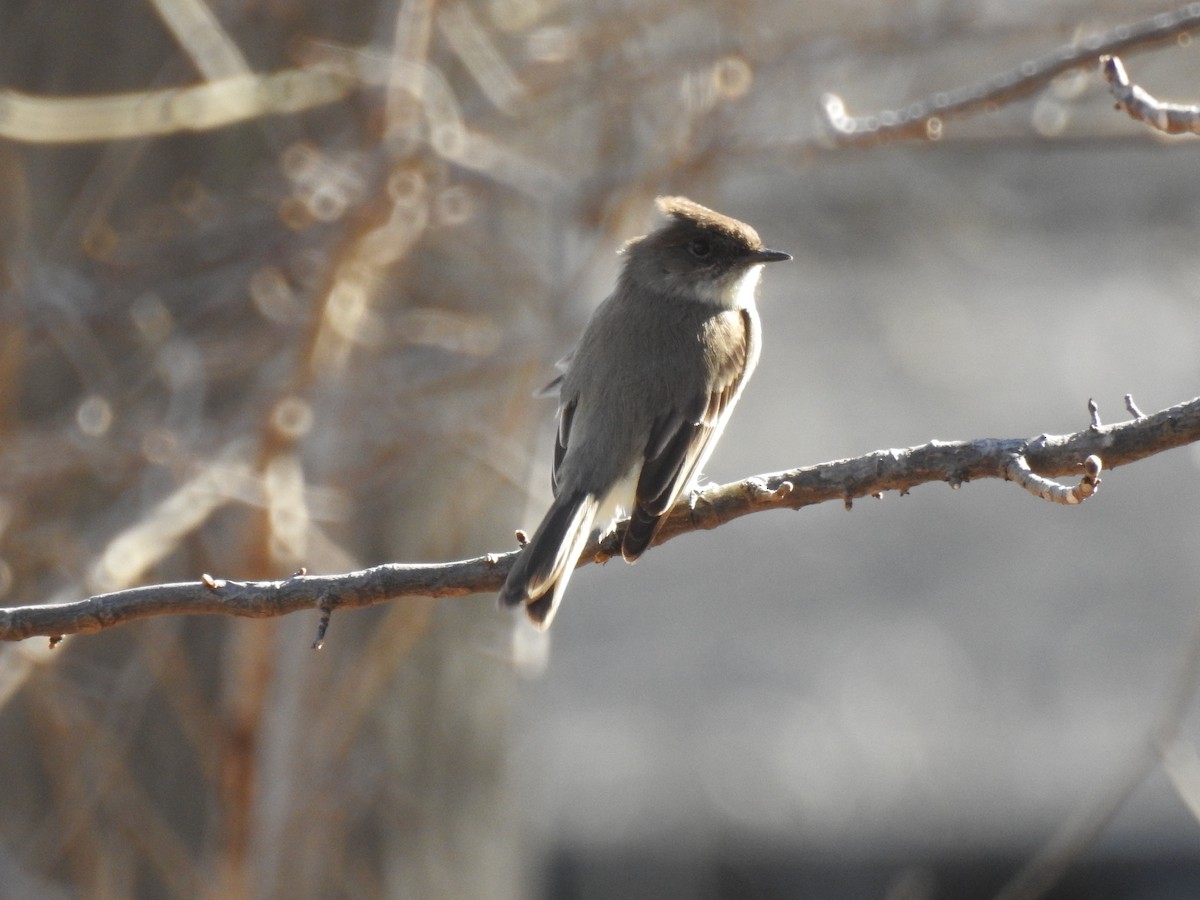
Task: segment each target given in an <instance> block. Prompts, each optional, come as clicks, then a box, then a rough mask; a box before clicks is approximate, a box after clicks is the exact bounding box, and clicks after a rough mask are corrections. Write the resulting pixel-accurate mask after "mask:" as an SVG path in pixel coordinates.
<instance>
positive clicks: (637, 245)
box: [499, 196, 792, 631]
mask: <svg viewBox="0 0 1200 900" xmlns="http://www.w3.org/2000/svg"><path fill="white" fill-rule="evenodd" d="M655 203H656V205H657V207H658V210H659V211H660V213H661V214H662V217H663V221H662V223H661V224H660V226H659V227H658V228H656V229H655V230H653V231H651V232H650V233H648V234H646V235H644V236H642V237H638V238H634V239H632V240H630V241H629V242H628V243H626V244H625V246H624V248H623V249H622V251H621V255H622V257H623V263H622V266H621V270H620V273H619V275H618V277H617V284H616V288H615V289H614V290H613V292H612V293H611V294H610V295H609V296H608V297H607V298H606V299H605V300H604V301H603V302H602V303H601V304H600V305H599V306H598V307H597V308H596V310H595V311H594V312H593V314H592V316H591V318H590V319H589V320H588V323H587V325H586V326H585V328H584V331H583V334H582V336H581V337H580V339H579V341H578V343H577V344H576V346H575V349H574V350H573V351H572V352H571V353H570V354H569V355H568V356H567V357H566V358H565V359H564V360H563V362H562V363H560V366H561V367H562V368H563V372H562V374H561V375H560V376H559V377H558V378H557V379H555V380H554V381H553V382H551V384H550V385H548V386H547V392H549V393H553V392H555V391H557V394H558V429H557V434H556V438H555V446H554V465H553V470H552V473H551V488H552V490H553V494H554V500H553V502H552V503H551V505H550V509H549V510H548V511H547V512H546V515H545V517H544V518H543V519H542V521H541V524H540V525H539V526H538V528H537V530H536V531H535V532H534V533H533V536H532V537H531V538H529V539H528V540H527V541H525V543H524V546H523V547H522V548H521V550H520V553H519V554H518V556H517V557H516V560H515V562H514V563H513V565H512V567H511V568H510V570H509V572H508V575H507V578H506V580H505V582H504V586H503V588H502V589H501V591H500V595H499V603H500V606H501V607H505V608H507V607H516V606H523V607H524V609H525V612H526V614H527V615H528V617H529V620H530V621H531V622H532V623H533V625H534V627H535V628H536V629H538V630H539V631H545V630H546V629H547V628H549V627H550V624H551V622H552V621H553V620H554V617H555V614H556V612H557V611H558V608H559V605H560V604H561V602H562V598H563V594H564V593H565V591H566V589H567V584H568V582H569V581H570V578H571V574H572V573H573V572H574V570H575V567H576V565H577V564H578V561H579V557H580V555H581V554H582V552H583V550H584V548H585V547H586V546H587V543H588V540H589V539H590V538H591V536H592V533H593V527H594V526H595V525H596V523H597V522H600V523H602V524H603V527H604V530H605V531H604V533H608V531H610V530H612V529H613V528H615V526H616V524H617V522H618V521H620V520H621V519H622V518H623V516H625V515H628V517H629V521H628V523H627V524H626V526H625V530H624V533H623V535H622V538H621V556H622V557H623V558H624V559H625V561H626V562H629V563H632V562H634V561H636V560H637V559H638V558H639V557H640V556H641V555H642V554H643V553H644V552H645V551H646V548H647V547H649V546H650V544H651V543H652V542H653V541H654V538H655V535H656V534H657V533H658V531H659V529H660V528H661V526H662V524H663V522H664V521H665V519H666V517H667V514H668V513H669V512H670V511H671V507H672V506H673V505H674V504H675V502H676V500H678V499H679V498H680V497H681V496H683V495H684V494H685V492H688V491H690V490H691V489H692V488H693V487H694V486H695V484H696V482H697V480H698V478H699V477H700V474H701V470H702V469H703V467H704V465H705V464H706V463H707V461H708V459H709V456H710V455H711V454H712V451H713V448H714V447H715V446H716V443H717V440H718V438H720V436H721V432H722V431H723V430H724V428H725V425H726V423H727V422H728V421H729V416H730V413H731V412H732V411H733V408H734V406H735V405H736V404H737V401H738V398H739V397H741V394H742V391H743V389H744V388H745V386H746V382H747V380H748V379H749V378H750V375H751V374H752V373H753V371H754V367H755V365H756V364H757V362H758V356H759V347H760V333H761V327H760V324H759V318H758V313H757V311H756V310H755V301H756V298H757V295H758V287H759V281H760V279H761V275H762V270H763V266H764V264H766V263H771V262H780V261H784V260H790V259H791V258H792V257H791V255H790V254H788V253H784V252H782V251H779V250H770V249H767V248H766V247H764V246H763V242H762V240H761V239H760V238H759V236H758V232H756V231H755V230H754V229H753V228H751V227H750V226H749V225H747V224H746V223H744V222H740V221H738V220H737V219H734V218H730V217H729V216H726V215H722V214H721V213H718V212H715V211H714V210H712V209H709V208H708V207H705V206H702V205H700V204H699V203H696V202H694V201H692V200H689V199H687V198H686V197H678V196H663V197H658V198H657V199H656V201H655Z"/></svg>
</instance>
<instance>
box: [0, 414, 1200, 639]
mask: <svg viewBox="0 0 1200 900" xmlns="http://www.w3.org/2000/svg"><path fill="white" fill-rule="evenodd" d="M1127 403H1131V401H1127ZM1135 408H1136V407H1135ZM1198 440H1200V397H1198V398H1196V399H1194V400H1190V401H1188V402H1187V403H1181V404H1179V405H1178V406H1172V407H1170V408H1169V409H1164V410H1161V411H1160V412H1157V413H1154V414H1153V415H1149V416H1140V417H1137V418H1134V419H1131V420H1129V421H1127V422H1121V423H1119V424H1116V425H1101V424H1100V422H1099V416H1098V414H1096V413H1095V411H1094V410H1093V414H1092V424H1091V425H1089V426H1088V427H1087V428H1085V429H1084V430H1082V431H1078V432H1075V433H1074V434H1067V435H1049V434H1042V435H1039V436H1038V437H1035V438H1029V439H1020V438H1015V439H992V438H981V439H978V440H973V441H930V442H929V443H927V444H922V445H921V446H919V447H909V448H906V449H900V450H895V449H893V450H877V451H876V452H874V453H869V454H867V455H866V456H859V457H856V458H854V459H843V460H837V461H834V462H827V463H822V464H821V465H817V466H809V467H806V468H801V469H791V470H789V471H786V472H776V473H773V474H769V475H760V476H756V477H752V478H746V479H743V480H742V481H736V482H731V483H729V484H723V485H713V486H709V487H706V488H704V489H702V490H700V491H697V492H695V493H694V494H693V495H692V496H691V497H690V498H689V500H688V502H685V503H684V502H681V503H679V504H678V505H676V507H675V509H674V510H673V511H672V513H671V515H670V517H669V518H668V519H667V521H666V523H665V524H664V526H663V528H662V530H661V531H660V532H659V535H658V538H657V539H656V541H655V543H656V544H661V543H663V542H665V541H668V540H671V539H672V538H675V537H678V536H679V535H682V534H686V533H688V532H692V531H699V530H702V529H712V528H717V527H719V526H721V525H724V524H725V523H727V522H731V521H733V520H734V519H737V518H741V517H742V516H746V515H750V514H751V513H757V512H763V511H765V510H769V509H802V508H804V507H805V506H812V505H814V504H818V503H825V502H827V501H829V500H840V501H842V502H843V503H845V504H846V507H847V508H849V507H850V506H851V505H852V504H853V501H854V500H855V499H857V498H859V497H868V496H881V495H882V494H883V493H884V492H885V491H899V492H900V493H901V494H904V493H907V492H908V491H909V490H910V489H911V488H913V487H916V486H917V485H920V484H926V483H929V482H939V481H940V482H946V483H948V484H949V485H950V486H951V487H952V488H957V487H959V486H961V485H962V484H964V483H966V482H968V481H972V480H975V479H981V478H1002V479H1004V480H1006V481H1012V482H1014V483H1016V484H1018V485H1019V486H1021V487H1023V488H1025V489H1026V490H1027V491H1029V492H1030V493H1032V494H1033V495H1034V496H1037V497H1039V498H1042V499H1046V500H1051V501H1053V502H1059V503H1078V502H1080V501H1082V500H1083V499H1086V498H1087V497H1088V496H1090V495H1091V494H1092V493H1094V491H1095V489H1096V487H1097V486H1098V484H1099V474H1100V469H1101V461H1102V463H1103V467H1106V468H1109V469H1112V468H1115V467H1117V466H1122V465H1127V464H1129V463H1132V462H1135V461H1136V460H1140V459H1144V458H1146V457H1149V456H1153V455H1154V454H1156V453H1161V452H1162V451H1164V450H1170V449H1172V448H1173V447H1180V446H1183V445H1185V444H1190V443H1193V442H1195V441H1198ZM1061 476H1072V477H1078V478H1079V479H1080V480H1079V483H1078V484H1076V485H1073V486H1068V485H1062V484H1058V483H1056V482H1054V481H1052V480H1051V479H1053V478H1055V477H1061ZM620 533H621V529H620V527H618V528H617V530H616V532H614V533H613V534H610V535H607V536H606V537H604V538H603V539H602V540H601V541H600V542H599V543H598V544H595V545H593V546H592V547H590V548H589V549H588V550H587V551H585V552H584V555H583V558H582V560H581V562H580V565H586V564H588V563H593V562H604V561H606V560H608V559H609V558H611V557H612V556H614V555H616V554H617V553H619V546H620ZM516 553H517V551H515V550H514V551H510V552H507V553H496V554H487V555H485V556H480V557H476V558H474V559H466V560H459V561H455V562H446V563H388V564H385V565H380V566H374V567H372V568H369V569H363V570H361V571H357V572H347V573H344V574H340V575H307V574H297V575H295V576H293V577H291V578H285V579H282V580H280V581H231V580H225V579H219V578H213V577H212V576H209V575H205V576H204V577H203V578H202V579H201V580H199V581H195V582H186V583H178V584H159V585H150V586H147V587H137V588H130V589H128V590H121V591H114V592H112V593H108V594H98V595H96V596H94V597H88V598H86V599H83V600H77V601H74V602H71V603H56V604H45V605H36V606H19V607H10V608H0V640H5V641H20V640H24V639H26V638H30V637H37V636H42V637H49V638H50V639H51V642H52V643H56V642H57V641H58V640H59V639H60V638H61V637H62V636H63V635H67V634H89V633H92V632H96V631H102V630H104V629H106V628H111V627H113V626H114V625H123V624H125V623H128V622H133V621H136V620H137V619H144V618H147V617H150V616H163V615H228V616H245V617H249V618H259V619H261V618H270V617H273V616H282V615H286V614H287V613H291V612H296V611H297V610H303V609H308V610H320V611H322V613H323V617H322V622H321V627H320V632H319V634H318V644H319V642H320V640H321V638H322V637H323V635H324V626H325V625H326V624H327V623H328V617H329V614H330V613H331V612H332V611H333V610H335V609H358V608H361V607H366V606H375V605H377V604H380V603H386V602H389V601H392V600H398V599H400V598H403V597H414V596H424V597H461V596H464V595H467V594H474V593H479V592H483V591H497V590H499V589H500V585H501V584H502V583H503V582H504V578H505V576H506V575H507V574H508V569H509V567H510V566H511V565H512V562H513V559H514V558H515V556H516Z"/></svg>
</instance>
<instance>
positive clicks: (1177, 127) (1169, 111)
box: [1100, 56, 1200, 134]
mask: <svg viewBox="0 0 1200 900" xmlns="http://www.w3.org/2000/svg"><path fill="white" fill-rule="evenodd" d="M1100 71H1101V73H1102V74H1103V75H1104V80H1105V81H1107V82H1108V88H1109V90H1110V91H1112V95H1113V96H1114V97H1115V98H1116V100H1117V109H1123V110H1125V112H1127V113H1129V116H1130V118H1133V119H1137V120H1138V121H1139V122H1144V123H1145V124H1147V125H1149V126H1150V127H1151V128H1156V129H1158V130H1159V131H1161V132H1164V133H1165V134H1200V106H1184V105H1183V104H1179V103H1163V102H1162V101H1161V100H1156V99H1155V98H1154V97H1152V96H1151V95H1150V94H1149V93H1147V92H1146V91H1145V90H1143V89H1142V88H1140V87H1138V86H1137V85H1136V84H1132V83H1130V81H1129V75H1128V74H1126V72H1125V66H1124V64H1122V62H1121V60H1120V59H1119V58H1118V57H1116V56H1102V57H1100Z"/></svg>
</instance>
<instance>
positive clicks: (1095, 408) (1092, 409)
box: [1088, 397, 1103, 428]
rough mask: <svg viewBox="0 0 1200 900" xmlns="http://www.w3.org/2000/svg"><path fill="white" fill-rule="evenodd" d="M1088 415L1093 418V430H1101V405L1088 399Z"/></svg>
mask: <svg viewBox="0 0 1200 900" xmlns="http://www.w3.org/2000/svg"><path fill="white" fill-rule="evenodd" d="M1088 415H1090V416H1091V417H1092V428H1101V427H1103V426H1101V424H1100V405H1099V404H1098V403H1097V402H1096V401H1095V400H1093V399H1092V398H1091V397H1088Z"/></svg>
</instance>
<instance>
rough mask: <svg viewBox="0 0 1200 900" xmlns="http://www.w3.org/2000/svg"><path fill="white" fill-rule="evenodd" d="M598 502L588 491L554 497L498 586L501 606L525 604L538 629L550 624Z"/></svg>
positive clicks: (572, 570) (583, 544)
mask: <svg viewBox="0 0 1200 900" xmlns="http://www.w3.org/2000/svg"><path fill="white" fill-rule="evenodd" d="M599 505H600V504H599V503H598V501H597V500H596V498H595V497H593V496H592V495H591V494H582V493H580V494H573V495H571V496H560V497H558V498H556V499H555V501H554V503H553V504H552V505H551V506H550V511H549V512H547V513H546V517H545V518H544V519H542V524H541V525H539V526H538V529H537V531H535V532H534V534H533V537H532V538H531V539H530V541H529V543H528V544H526V545H525V549H524V550H523V551H521V555H520V556H518V557H517V561H516V562H515V563H514V564H513V567H512V569H511V570H510V571H509V573H508V579H507V580H506V581H505V582H504V587H503V588H501V589H500V604H501V606H517V605H518V604H524V605H525V612H526V614H527V615H528V616H529V619H530V621H531V622H533V624H534V627H536V628H537V629H538V630H539V631H545V630H546V629H547V628H549V627H550V623H551V622H552V621H553V620H554V614H555V612H557V611H558V604H559V603H560V602H561V601H562V597H563V593H564V592H565V591H566V589H567V582H568V581H569V580H570V578H571V573H572V572H574V571H575V565H576V563H578V562H579V554H581V553H582V552H583V548H584V547H585V546H586V545H587V541H588V537H589V536H590V535H591V531H592V523H593V522H594V521H595V519H596V513H597V511H598V510H599Z"/></svg>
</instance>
